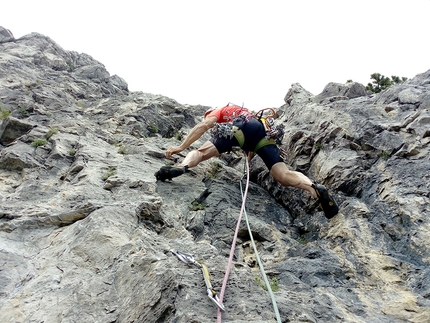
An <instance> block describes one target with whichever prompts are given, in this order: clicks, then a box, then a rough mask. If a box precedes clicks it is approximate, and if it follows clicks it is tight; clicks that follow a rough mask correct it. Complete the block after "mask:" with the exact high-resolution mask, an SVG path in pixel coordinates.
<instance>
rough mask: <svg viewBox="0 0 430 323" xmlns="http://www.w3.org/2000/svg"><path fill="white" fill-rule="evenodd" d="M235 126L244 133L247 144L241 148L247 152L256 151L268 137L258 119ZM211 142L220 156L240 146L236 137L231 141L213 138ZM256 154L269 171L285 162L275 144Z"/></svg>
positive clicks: (263, 148) (223, 138) (261, 149)
mask: <svg viewBox="0 0 430 323" xmlns="http://www.w3.org/2000/svg"><path fill="white" fill-rule="evenodd" d="M233 124H234V125H236V126H238V127H239V129H241V130H242V131H243V135H244V137H245V142H244V144H243V147H241V148H242V149H243V150H245V151H254V148H255V147H256V146H257V144H258V143H259V141H260V140H261V139H263V138H264V137H265V136H266V130H265V129H264V126H263V124H262V123H261V122H260V121H258V120H256V119H251V120H250V121H249V122H246V123H237V124H236V123H233ZM211 142H212V143H213V144H214V146H215V147H216V149H217V150H218V152H219V153H220V154H222V153H225V152H228V151H231V150H232V148H233V147H238V146H239V143H238V142H237V140H236V138H234V137H233V138H231V139H230V138H225V137H221V138H212V139H211ZM256 153H257V155H259V156H260V157H261V159H263V161H264V163H265V164H266V166H267V168H268V169H269V170H270V169H271V168H272V166H273V165H275V164H276V163H279V162H282V161H283V159H282V158H281V156H280V152H279V149H278V147H277V146H276V145H275V144H273V145H267V146H264V147H262V148H260V149H259V150H258V151H257V152H256Z"/></svg>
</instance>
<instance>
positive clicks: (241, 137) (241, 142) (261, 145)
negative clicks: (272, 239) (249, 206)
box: [155, 104, 339, 219]
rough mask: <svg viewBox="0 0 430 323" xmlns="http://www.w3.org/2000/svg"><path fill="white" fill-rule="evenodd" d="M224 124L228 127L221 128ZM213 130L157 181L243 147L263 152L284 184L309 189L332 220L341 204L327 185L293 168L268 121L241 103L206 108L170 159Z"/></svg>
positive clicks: (168, 154)
mask: <svg viewBox="0 0 430 323" xmlns="http://www.w3.org/2000/svg"><path fill="white" fill-rule="evenodd" d="M223 124H224V128H223V127H220V126H221V125H223ZM227 125H230V128H228V129H227V131H226V130H225V129H226V128H225V126H227ZM209 129H212V138H211V140H210V141H206V142H205V143H204V144H203V145H202V146H201V147H200V148H199V149H196V150H193V151H191V152H189V153H188V154H187V155H186V157H185V158H184V160H183V161H182V162H181V163H180V164H179V165H178V166H162V167H161V168H160V170H159V171H157V172H156V173H155V176H156V178H157V180H162V181H164V180H166V179H172V178H173V177H177V176H180V175H182V174H184V173H186V172H187V171H188V169H189V168H191V167H194V166H196V165H198V164H199V163H200V162H202V161H205V160H207V159H210V158H212V157H216V156H219V155H220V154H222V153H225V152H229V151H231V150H232V149H233V147H237V146H239V147H240V148H241V149H242V150H244V151H246V152H255V153H256V154H257V155H259V156H260V157H261V159H262V160H263V162H264V163H265V164H266V166H267V168H268V169H269V171H270V174H271V175H272V176H273V178H274V179H275V180H276V181H277V182H279V183H280V184H281V185H283V186H292V187H296V188H300V189H302V190H305V191H308V192H309V193H310V195H311V196H312V197H313V198H314V199H316V200H317V202H318V203H319V205H320V207H321V209H322V210H323V211H324V214H325V216H326V217H327V218H329V219H330V218H332V217H334V216H335V215H336V214H337V213H338V210H339V208H338V206H337V203H336V201H335V200H334V199H333V197H332V196H331V195H330V194H329V192H328V191H327V189H326V188H325V187H324V186H323V185H317V184H314V183H312V181H311V180H310V179H309V178H308V177H307V176H305V175H304V174H302V173H300V172H297V171H292V170H289V169H288V168H287V166H286V164H285V163H284V161H283V159H282V157H281V155H280V150H279V148H278V146H277V145H276V143H275V142H274V141H272V140H268V139H266V138H267V136H266V134H267V133H266V131H267V129H266V128H265V126H264V124H263V123H262V122H261V121H260V120H258V119H257V118H256V117H255V116H254V115H253V114H252V112H250V111H249V110H247V109H246V108H243V107H240V106H237V105H231V104H228V105H226V106H225V107H222V108H211V109H209V110H208V111H206V112H205V114H204V119H203V121H201V122H199V123H198V124H197V125H196V126H195V127H194V128H193V129H192V130H191V131H190V133H189V134H188V136H186V138H185V139H184V141H183V142H182V143H181V144H180V145H179V146H173V147H170V148H169V149H167V151H166V158H170V157H171V156H172V155H174V154H178V153H180V152H182V151H183V150H185V149H187V148H188V147H190V146H191V145H192V144H193V143H194V142H195V141H196V140H198V139H199V138H200V137H201V136H202V135H203V134H204V133H205V132H206V131H208V130H209ZM214 129H216V131H214ZM220 132H224V133H220ZM226 132H231V133H232V135H231V136H230V135H226Z"/></svg>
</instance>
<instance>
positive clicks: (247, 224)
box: [240, 181, 281, 323]
mask: <svg viewBox="0 0 430 323" xmlns="http://www.w3.org/2000/svg"><path fill="white" fill-rule="evenodd" d="M240 192H241V193H242V198H244V195H243V190H242V181H240ZM243 212H244V214H245V221H246V226H247V228H248V233H249V236H250V238H251V244H252V248H253V249H254V253H255V258H256V259H257V263H258V266H259V267H260V272H261V275H262V276H263V280H264V283H265V284H266V287H267V291H268V292H269V295H270V299H271V301H272V305H273V311H274V312H275V316H276V321H277V322H278V323H281V316H280V315H279V310H278V305H277V304H276V300H275V295H274V294H273V291H272V286H270V283H269V280H268V279H267V276H266V273H265V271H264V267H263V263H262V261H261V259H260V256H259V255H258V251H257V246H256V245H255V241H254V237H253V236H252V231H251V227H250V226H249V220H248V214H247V213H246V210H245V209H244V210H243Z"/></svg>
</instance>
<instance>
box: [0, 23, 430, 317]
mask: <svg viewBox="0 0 430 323" xmlns="http://www.w3.org/2000/svg"><path fill="white" fill-rule="evenodd" d="M0 35H1V36H0V110H1V111H0V112H1V114H0V118H1V120H0V261H1V262H0V263H1V266H0V295H1V298H0V307H1V309H2V310H1V311H0V321H1V322H42V321H43V322H77V321H80V322H184V323H185V322H214V321H215V320H216V315H217V309H216V307H215V306H214V305H213V303H212V302H211V301H210V300H209V298H208V297H207V296H206V289H205V283H204V280H203V276H202V274H201V272H200V269H199V268H197V267H193V266H188V265H187V264H185V263H183V262H180V261H179V260H178V258H176V257H175V256H174V255H173V254H172V253H171V252H170V250H172V249H175V250H181V251H184V252H188V253H192V254H194V255H195V257H196V259H198V260H201V261H203V262H204V263H205V264H206V266H207V267H208V269H209V271H210V275H211V282H212V284H213V286H214V288H215V290H217V291H219V290H220V287H221V284H222V280H223V277H224V272H225V268H226V265H227V259H228V254H229V250H230V245H231V243H232V239H233V233H234V229H235V227H236V221H237V218H238V215H239V210H240V205H241V202H242V197H241V190H240V185H239V183H240V182H239V181H240V178H241V177H242V175H243V161H242V160H241V157H240V156H236V155H234V154H227V155H226V156H224V157H223V158H221V159H216V160H212V161H207V162H204V163H202V164H201V165H199V166H197V167H195V168H194V169H192V170H191V172H190V173H189V174H186V175H183V176H181V177H179V178H175V179H173V181H171V182H168V181H166V182H156V180H155V177H154V173H155V172H156V171H157V170H158V169H159V167H160V166H162V165H163V164H165V162H166V160H165V158H164V152H165V150H166V148H168V147H169V146H171V145H177V144H178V139H180V138H181V137H183V135H184V134H185V133H186V132H187V131H189V129H190V128H191V127H192V126H193V125H194V124H195V123H196V122H198V121H199V120H201V116H202V113H203V111H205V110H206V108H207V107H202V106H188V105H181V104H179V103H177V102H176V101H175V100H173V99H170V98H167V97H164V96H160V95H152V94H148V93H142V92H129V91H128V89H127V83H126V82H125V81H124V80H123V79H121V78H120V77H118V76H110V74H109V73H108V71H107V70H106V69H105V67H104V66H103V64H101V63H100V62H97V61H95V60H94V59H93V58H91V57H90V56H89V55H86V54H78V53H76V52H69V51H65V50H63V49H62V48H61V47H60V46H59V45H57V44H56V43H55V42H54V41H52V40H51V39H49V38H48V37H45V36H43V35H40V34H36V33H33V34H30V35H27V36H24V37H22V38H20V39H14V38H13V36H12V34H11V33H10V32H9V33H7V30H6V31H5V29H4V28H0ZM5 35H6V36H5ZM429 90H430V71H427V72H425V73H423V74H420V75H418V76H416V77H415V78H413V79H412V80H409V81H407V82H405V83H403V84H401V85H395V86H393V87H391V88H389V89H387V90H386V91H384V92H382V93H379V94H373V95H369V94H368V93H366V92H365V90H364V87H363V86H362V85H360V84H357V83H354V84H346V85H341V84H334V83H333V84H329V85H328V86H327V87H326V88H325V89H324V91H323V93H321V94H319V95H317V96H314V95H312V94H311V93H309V92H308V91H306V90H305V89H303V88H302V87H301V86H300V84H293V86H292V87H291V89H290V91H289V92H288V93H287V95H286V97H285V102H286V104H285V105H284V106H282V107H280V108H279V109H278V111H277V112H278V115H279V119H278V120H279V122H282V123H284V125H285V129H286V135H285V137H284V143H283V147H282V148H284V149H285V150H286V152H287V157H286V158H285V162H286V163H287V164H288V165H289V166H290V167H291V168H292V169H296V170H299V171H302V172H304V173H305V174H306V175H308V176H309V177H310V178H312V179H313V180H315V181H316V182H319V183H322V184H324V185H326V186H327V187H329V188H330V190H331V191H332V193H333V194H334V196H335V197H336V199H337V200H338V202H339V205H340V213H339V215H337V216H336V217H334V218H333V219H331V220H326V219H325V217H324V215H323V213H322V212H320V211H319V210H318V209H317V206H316V205H315V203H314V202H313V201H312V200H311V199H310V197H309V196H308V195H307V194H306V193H304V192H302V191H300V190H297V189H292V188H285V187H280V186H279V185H278V184H277V183H276V182H274V181H273V180H272V179H271V177H270V175H269V174H268V171H267V170H266V169H265V168H264V166H263V165H262V162H261V160H260V159H259V157H255V158H254V159H253V160H252V162H251V171H250V176H251V179H252V182H251V183H250V187H249V192H248V198H247V203H246V209H247V214H248V216H249V221H250V226H251V230H252V232H253V236H254V239H255V240H256V243H257V248H258V250H259V254H260V257H261V258H262V260H263V263H264V267H265V270H266V273H267V274H268V276H269V279H274V278H276V283H275V284H276V285H277V287H278V290H277V291H276V292H275V293H274V294H275V298H276V301H277V305H278V308H279V312H280V316H281V318H282V321H283V322H387V323H388V322H429V320H430V300H429V297H430V266H429V262H430V248H429V244H428V241H429V240H430V233H429V232H430V230H429V229H430V224H429V223H430V213H429V211H428V205H429V204H430V193H429V192H430V184H429V180H430V159H429V156H430V154H429V141H430V131H429V129H430V127H429V125H430V112H429V107H430V91H429ZM207 138H208V137H206V136H205V137H204V138H202V139H201V140H199V141H198V142H197V143H196V144H195V146H198V145H199V144H201V143H203V142H204V140H206V139H207ZM182 158H183V156H178V157H177V160H175V161H178V160H180V159H182ZM197 200H198V201H199V202H200V203H196V202H195V201H197ZM193 202H195V203H193ZM249 240H250V237H249V234H248V231H247V229H246V225H245V223H244V221H243V223H242V224H241V226H240V231H239V238H238V243H237V246H236V254H235V258H234V263H233V268H232V272H231V274H230V279H229V281H228V284H227V289H226V293H225V297H224V305H225V307H226V311H225V312H224V313H223V320H225V321H226V322H237V323H239V322H275V315H274V313H273V308H272V305H271V301H270V298H269V296H268V294H267V292H266V291H265V290H264V289H263V288H262V287H261V286H260V284H259V282H258V281H259V280H261V277H260V272H259V268H258V266H257V265H256V262H255V255H254V254H253V252H252V249H251V248H250V243H249ZM273 282H274V280H273Z"/></svg>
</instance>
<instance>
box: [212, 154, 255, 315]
mask: <svg viewBox="0 0 430 323" xmlns="http://www.w3.org/2000/svg"><path fill="white" fill-rule="evenodd" d="M245 165H246V185H245V192H244V194H243V199H242V207H241V209H240V214H239V218H238V219H237V225H236V231H235V232H234V237H233V243H232V244H231V249H230V257H229V258H228V263H227V268H226V270H225V275H224V280H223V282H222V287H221V291H220V294H219V300H220V303H221V304H222V300H223V298H224V292H225V288H226V286H227V281H228V276H229V275H230V270H231V265H232V263H233V256H234V250H235V249H236V240H237V235H238V233H239V227H240V221H241V220H242V215H243V211H244V210H245V202H246V195H247V194H248V186H249V163H248V156H246V154H245ZM221 316H222V311H221V310H220V309H218V314H217V323H221Z"/></svg>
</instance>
